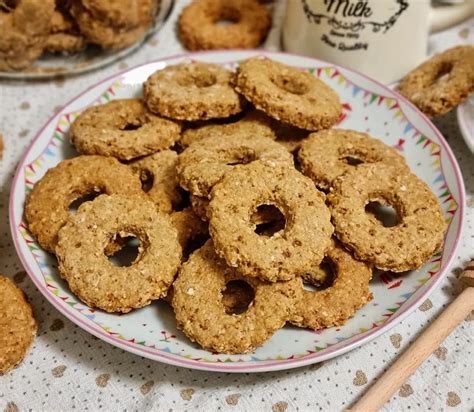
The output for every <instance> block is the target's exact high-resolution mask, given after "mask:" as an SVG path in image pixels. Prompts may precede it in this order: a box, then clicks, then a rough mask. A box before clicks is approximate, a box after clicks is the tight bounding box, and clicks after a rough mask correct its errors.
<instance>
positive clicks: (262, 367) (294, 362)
mask: <svg viewBox="0 0 474 412" xmlns="http://www.w3.org/2000/svg"><path fill="white" fill-rule="evenodd" d="M234 52H241V53H242V52H243V53H248V54H249V56H251V55H255V54H258V55H267V56H272V55H284V56H289V57H291V56H296V57H304V58H306V59H310V60H313V61H314V62H315V63H316V64H327V65H332V66H335V67H341V68H343V69H345V70H348V71H352V72H354V73H356V74H358V75H359V76H362V77H364V78H365V79H367V80H368V81H370V82H372V83H375V84H377V85H378V86H380V87H382V88H383V89H385V90H386V91H388V92H389V93H395V95H396V98H397V99H399V100H400V101H402V102H404V103H405V104H406V105H408V106H409V107H411V108H412V109H413V110H415V111H416V113H417V114H418V116H420V117H421V118H422V120H423V121H424V122H425V123H426V124H427V125H428V126H429V128H430V129H431V130H432V131H433V132H434V134H435V135H436V136H437V137H438V139H439V143H440V144H441V146H442V147H443V149H444V150H445V151H446V154H447V155H448V158H449V159H450V163H451V164H452V166H453V170H454V175H455V178H456V184H457V186H458V190H459V195H460V196H459V202H458V208H459V209H458V210H459V228H458V232H457V234H456V236H455V239H454V241H453V242H454V245H453V250H452V252H451V254H450V255H449V256H448V258H447V259H445V261H444V264H443V265H442V267H441V268H440V270H439V273H438V276H437V278H436V280H434V281H433V282H431V283H430V285H429V286H428V287H427V288H426V290H425V291H424V293H423V294H422V295H420V296H419V297H418V299H417V300H416V301H414V302H412V303H411V304H410V306H408V307H407V308H405V309H404V311H403V312H401V313H396V314H395V315H394V316H392V317H390V319H389V320H388V321H387V322H385V323H384V324H382V325H381V326H379V327H378V328H376V329H372V330H370V331H368V332H366V333H363V334H361V335H360V336H359V337H358V338H357V339H355V340H353V341H352V342H350V343H348V344H345V345H344V343H342V344H341V346H339V345H334V346H332V349H328V350H327V351H324V353H319V352H317V353H314V354H310V355H307V356H305V357H303V358H297V359H286V360H277V361H261V362H260V363H258V364H251V365H245V364H244V365H233V364H227V363H215V364H214V363H207V364H206V363H203V362H199V361H195V360H192V359H184V358H178V357H173V356H167V355H166V354H164V353H163V354H161V353H156V352H153V351H150V350H147V349H146V348H143V347H137V346H134V345H132V344H130V343H128V342H125V341H121V340H118V339H115V338H113V337H112V336H110V335H108V334H107V333H105V332H104V331H102V330H100V329H95V328H94V327H92V326H91V325H89V324H88V323H86V322H84V321H83V320H82V319H81V318H79V317H78V316H76V315H75V314H74V313H73V312H72V311H70V310H69V308H67V307H66V306H63V305H61V304H60V302H59V301H57V300H56V299H53V296H52V295H51V294H50V293H49V291H47V290H46V287H45V285H44V284H43V282H41V281H40V280H39V279H37V278H36V277H35V275H34V272H35V271H34V269H33V268H32V267H31V266H30V265H29V263H28V262H27V259H26V257H25V256H23V253H22V252H21V248H20V237H19V235H18V232H17V230H16V222H15V221H14V219H13V217H14V213H13V211H14V208H15V206H16V205H15V199H14V197H13V196H10V204H9V217H10V219H9V220H10V231H11V233H12V238H13V242H14V245H15V249H16V251H17V253H18V256H19V258H20V261H21V263H22V264H23V266H24V268H25V270H26V272H27V273H28V275H29V276H30V278H31V279H32V280H33V283H34V284H35V285H36V287H37V288H38V289H39V290H40V292H41V293H42V294H43V296H45V297H46V299H47V300H48V301H49V302H50V303H51V304H52V305H53V306H54V307H55V308H56V309H58V310H59V311H60V312H61V313H62V314H63V315H64V316H66V317H67V318H68V319H70V320H72V321H73V322H74V323H76V325H78V326H79V327H81V328H82V329H84V330H86V331H87V332H89V333H91V334H92V335H94V336H96V337H98V338H99V339H101V340H104V341H106V342H108V343H110V344H112V345H114V346H116V347H119V348H121V349H123V350H126V351H128V352H132V353H134V354H136V355H140V356H143V357H145V358H149V359H152V360H156V361H160V362H163V363H167V364H170V365H174V366H181V367H188V368H190V369H196V370H203V371H214V372H216V371H217V372H235V373H248V372H270V371H278V370H286V369H292V368H297V367H302V366H307V365H310V364H314V363H318V362H322V361H324V360H327V359H330V358H333V357H336V356H339V355H342V354H344V353H346V352H349V351H351V350H353V349H355V348H356V347H359V346H361V345H363V344H364V343H367V342H369V341H371V340H372V339H375V338H376V337H378V336H380V335H381V334H382V333H385V332H386V331H388V330H390V329H391V328H393V327H394V326H395V325H397V324H398V323H399V322H401V321H403V320H404V319H405V318H406V317H407V316H408V315H410V314H411V313H412V312H413V311H414V310H415V309H416V307H417V305H418V304H419V302H421V301H423V300H424V299H426V298H427V297H428V296H429V294H431V293H432V292H433V291H434V289H435V288H436V287H437V286H438V285H439V283H440V282H441V280H442V279H444V277H445V276H446V273H447V270H448V268H449V266H450V265H451V263H452V261H453V259H454V257H455V254H456V250H457V248H458V246H459V241H460V239H461V234H462V231H463V228H464V205H465V188H464V182H463V179H462V174H461V171H460V169H459V165H458V163H457V161H456V158H455V156H454V154H453V153H452V150H451V148H450V147H449V145H448V143H447V142H446V140H445V139H444V137H443V135H442V134H441V133H440V132H439V130H438V129H437V128H436V127H435V126H434V124H433V123H432V122H431V121H430V119H429V118H428V117H426V116H425V115H424V114H423V113H422V112H420V111H419V110H418V109H417V108H416V107H415V106H414V105H413V104H412V103H410V102H409V101H408V100H407V99H405V98H404V97H403V96H401V95H399V94H398V93H396V92H395V91H393V90H391V89H390V88H389V87H388V86H386V85H384V84H382V83H380V82H378V81H376V80H374V79H372V78H370V77H368V76H366V75H364V74H362V73H360V72H358V71H356V70H353V69H348V68H346V67H344V66H341V65H335V64H333V63H329V62H325V61H323V60H318V59H314V58H311V57H309V56H305V55H300V54H296V53H285V52H268V51H265V50H253V51H251V50H239V49H236V50H214V51H203V52H196V53H181V54H177V55H173V56H168V57H164V58H161V59H157V60H153V61H149V62H146V63H143V64H139V65H137V66H134V67H132V68H128V69H125V70H122V71H120V72H118V73H116V74H114V75H111V76H109V77H107V78H105V79H103V80H101V81H99V82H97V83H95V84H93V85H91V86H89V87H88V88H87V89H85V90H84V91H83V92H82V93H80V94H79V95H77V96H75V97H73V98H72V99H70V100H69V101H68V102H67V103H66V104H64V105H63V106H62V107H61V109H60V110H59V111H58V112H56V114H54V115H53V116H52V117H50V118H49V119H48V120H47V121H46V122H45V124H44V125H43V126H42V127H41V129H40V130H39V131H38V133H37V134H36V135H35V137H34V138H33V140H32V141H31V143H30V144H29V146H28V148H27V150H25V152H24V153H23V155H22V157H21V159H20V161H19V162H18V166H17V169H16V171H15V176H14V178H13V180H12V184H11V190H10V194H11V193H12V192H13V191H14V189H15V187H16V185H17V182H18V179H19V177H20V175H21V171H22V169H23V167H24V162H25V159H26V157H27V156H28V154H29V152H30V150H31V148H32V147H33V145H34V144H35V143H36V141H37V140H38V139H39V138H40V136H41V134H42V132H43V130H44V129H45V128H46V127H47V126H48V125H49V124H50V123H51V122H53V121H54V120H55V119H56V117H57V116H59V115H60V114H61V113H62V111H63V110H64V109H65V108H66V107H67V106H69V105H70V104H71V103H72V102H73V101H75V100H77V99H79V98H80V97H81V96H82V95H84V94H85V93H87V92H88V91H90V90H91V89H93V88H95V87H98V86H99V85H101V84H103V83H106V82H108V81H110V80H111V79H113V78H116V77H120V76H122V75H123V74H125V73H127V72H130V71H132V70H135V69H137V68H139V67H142V66H146V65H148V64H151V63H159V62H163V61H168V60H174V59H182V58H192V56H196V55H206V54H231V53H234Z"/></svg>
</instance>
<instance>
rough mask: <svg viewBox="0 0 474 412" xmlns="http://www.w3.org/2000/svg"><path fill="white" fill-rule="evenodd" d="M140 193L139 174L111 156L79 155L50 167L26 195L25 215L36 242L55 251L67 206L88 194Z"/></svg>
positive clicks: (67, 211) (67, 209) (65, 216)
mask: <svg viewBox="0 0 474 412" xmlns="http://www.w3.org/2000/svg"><path fill="white" fill-rule="evenodd" d="M94 193H96V194H99V193H106V194H113V193H118V194H123V195H126V196H127V195H128V196H133V195H142V196H143V197H144V195H143V191H142V188H141V184H140V179H139V177H138V176H137V175H136V174H134V173H133V172H132V170H131V169H130V168H129V167H128V166H125V165H123V164H121V163H120V162H119V161H118V160H117V159H114V158H113V157H103V156H79V157H75V158H73V159H67V160H63V161H62V162H61V163H59V164H58V165H57V166H56V167H54V168H52V169H49V170H48V171H47V172H46V174H45V176H44V177H43V178H42V179H41V180H40V181H39V182H37V183H36V184H35V185H34V187H33V191H32V192H31V193H30V195H29V196H28V199H27V201H26V206H25V217H26V221H27V222H28V229H29V231H30V232H31V234H32V235H33V236H34V237H35V238H36V240H37V241H38V243H39V244H40V245H41V247H43V248H44V249H46V250H47V251H48V252H52V253H54V251H55V247H56V243H57V236H58V231H59V229H60V228H61V227H62V226H63V225H64V224H65V223H66V220H67V219H68V217H69V206H70V205H71V203H72V202H74V201H75V200H76V199H79V198H81V197H82V196H85V195H87V194H94Z"/></svg>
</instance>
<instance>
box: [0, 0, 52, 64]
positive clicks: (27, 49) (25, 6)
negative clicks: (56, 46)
mask: <svg viewBox="0 0 474 412" xmlns="http://www.w3.org/2000/svg"><path fill="white" fill-rule="evenodd" d="M1 3H2V5H1V7H0V70H2V71H12V70H21V69H24V68H26V67H28V66H29V65H31V63H33V61H35V60H36V59H37V58H38V57H39V56H40V55H41V53H43V49H44V46H45V42H46V38H47V36H48V34H49V31H50V27H51V18H52V16H53V13H54V4H55V2H54V0H20V1H16V2H5V1H2V2H1ZM10 4H12V5H13V8H12V9H11V10H10V9H9V5H10Z"/></svg>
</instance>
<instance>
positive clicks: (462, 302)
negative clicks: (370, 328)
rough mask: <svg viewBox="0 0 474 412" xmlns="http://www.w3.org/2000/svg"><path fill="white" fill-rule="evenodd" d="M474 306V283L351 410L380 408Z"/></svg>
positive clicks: (365, 411) (366, 411)
mask: <svg viewBox="0 0 474 412" xmlns="http://www.w3.org/2000/svg"><path fill="white" fill-rule="evenodd" d="M472 310H474V287H468V288H466V289H465V290H464V291H463V292H462V293H461V294H460V295H459V296H458V297H457V298H456V299H455V300H454V302H453V303H451V304H450V305H449V306H448V307H447V308H446V309H445V310H444V311H443V312H442V313H441V315H439V316H438V318H437V319H436V320H435V321H434V322H433V323H432V324H431V325H430V326H429V327H428V328H427V329H426V330H425V331H424V332H423V333H422V334H421V336H420V337H418V339H416V341H415V342H414V343H413V344H412V345H411V346H410V347H409V348H408V349H407V350H406V351H405V352H404V353H403V354H402V355H401V356H400V357H399V358H398V359H397V360H396V361H395V362H394V363H393V364H392V366H391V367H390V368H389V369H388V370H387V372H385V373H384V374H383V375H382V376H381V377H380V378H379V379H378V380H377V382H375V383H374V384H373V385H372V387H370V388H369V390H368V391H367V392H366V393H365V394H364V395H363V396H362V398H361V399H359V401H358V402H356V403H355V404H354V405H353V406H352V408H351V409H350V410H351V411H364V412H372V411H378V410H379V409H380V408H382V406H383V405H384V404H385V402H387V401H388V400H389V399H390V398H391V397H392V395H393V394H394V393H395V391H396V390H397V389H399V388H400V386H402V385H403V383H405V381H406V380H407V379H408V378H409V377H410V375H411V374H413V372H415V371H416V369H417V368H418V367H419V366H420V365H421V364H422V363H423V361H424V360H425V359H426V358H427V357H428V356H429V355H431V353H433V352H434V351H435V350H436V348H438V346H439V345H440V343H441V342H443V340H444V339H445V338H446V337H447V336H448V335H449V334H450V333H451V331H452V330H453V329H454V328H455V327H456V326H457V325H459V323H461V322H462V320H463V319H465V318H466V317H467V316H468V315H469V314H470V313H471V311H472Z"/></svg>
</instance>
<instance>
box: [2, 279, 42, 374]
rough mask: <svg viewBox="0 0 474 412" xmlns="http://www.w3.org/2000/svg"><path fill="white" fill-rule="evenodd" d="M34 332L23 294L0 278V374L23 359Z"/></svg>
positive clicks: (34, 334) (13, 285) (36, 327)
mask: <svg viewBox="0 0 474 412" xmlns="http://www.w3.org/2000/svg"><path fill="white" fill-rule="evenodd" d="M37 329H38V326H37V325H36V321H35V319H34V317H33V311H32V309H31V306H30V305H29V303H28V301H27V299H26V297H25V294H24V293H23V291H22V290H21V289H19V288H18V287H17V286H16V285H15V284H14V283H13V282H12V281H11V280H10V279H8V278H6V277H3V276H1V275H0V375H2V374H4V373H7V372H8V371H9V370H11V369H13V368H14V367H15V366H17V365H18V364H19V363H20V362H21V361H22V360H23V358H24V357H25V355H26V353H27V352H28V350H29V348H30V346H31V344H32V343H33V340H34V338H35V336H36V331H37Z"/></svg>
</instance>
